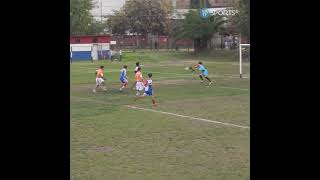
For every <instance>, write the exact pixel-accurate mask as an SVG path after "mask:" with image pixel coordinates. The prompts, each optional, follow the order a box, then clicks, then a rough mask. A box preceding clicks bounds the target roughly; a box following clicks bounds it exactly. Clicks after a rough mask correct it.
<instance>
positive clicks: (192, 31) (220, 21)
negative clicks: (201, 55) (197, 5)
mask: <svg viewBox="0 0 320 180" xmlns="http://www.w3.org/2000/svg"><path fill="white" fill-rule="evenodd" d="M224 23H225V20H224V18H223V17H222V16H218V15H217V16H211V17H210V18H208V19H202V18H201V17H200V16H199V11H192V10H191V11H189V12H188V13H187V14H186V17H185V19H184V20H183V22H182V28H181V27H180V28H178V29H180V30H178V31H177V33H176V35H177V36H176V37H177V38H189V39H192V40H193V41H194V48H195V52H199V51H201V50H204V49H207V48H208V41H209V40H211V38H212V37H213V35H214V34H215V33H217V32H222V31H223V30H224V26H223V25H224Z"/></svg>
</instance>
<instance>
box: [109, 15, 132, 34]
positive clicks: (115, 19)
mask: <svg viewBox="0 0 320 180" xmlns="http://www.w3.org/2000/svg"><path fill="white" fill-rule="evenodd" d="M106 25H107V26H108V27H109V29H110V30H111V32H112V34H120V35H122V34H125V33H126V31H127V30H128V29H129V25H128V21H127V18H126V15H125V12H124V11H123V9H120V10H114V11H113V15H109V16H108V20H107V23H106Z"/></svg>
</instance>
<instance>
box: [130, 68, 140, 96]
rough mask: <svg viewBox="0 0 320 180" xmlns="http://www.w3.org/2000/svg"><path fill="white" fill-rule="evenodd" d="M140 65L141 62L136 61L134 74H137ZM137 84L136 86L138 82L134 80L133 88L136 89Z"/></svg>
mask: <svg viewBox="0 0 320 180" xmlns="http://www.w3.org/2000/svg"><path fill="white" fill-rule="evenodd" d="M139 67H140V62H136V67H135V68H134V74H136V73H137V72H138V68H139ZM135 86H136V82H134V83H133V84H132V87H131V88H132V89H133V90H134V89H135Z"/></svg>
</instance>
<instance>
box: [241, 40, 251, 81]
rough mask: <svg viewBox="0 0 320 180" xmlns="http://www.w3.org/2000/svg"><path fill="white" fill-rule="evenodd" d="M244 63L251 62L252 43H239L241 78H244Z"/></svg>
mask: <svg viewBox="0 0 320 180" xmlns="http://www.w3.org/2000/svg"><path fill="white" fill-rule="evenodd" d="M244 63H250V44H240V45H239V65H240V78H242V75H243V73H242V66H243V64H244Z"/></svg>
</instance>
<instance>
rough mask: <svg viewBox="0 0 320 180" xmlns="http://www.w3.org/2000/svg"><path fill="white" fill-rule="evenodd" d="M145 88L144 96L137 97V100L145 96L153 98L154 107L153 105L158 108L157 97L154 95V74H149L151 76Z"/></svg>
mask: <svg viewBox="0 0 320 180" xmlns="http://www.w3.org/2000/svg"><path fill="white" fill-rule="evenodd" d="M144 86H145V89H144V93H143V95H142V96H138V97H136V99H139V98H144V97H145V96H151V98H152V105H153V106H157V103H156V100H155V97H154V95H153V87H152V73H149V74H148V79H147V80H146V81H145V84H144Z"/></svg>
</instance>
